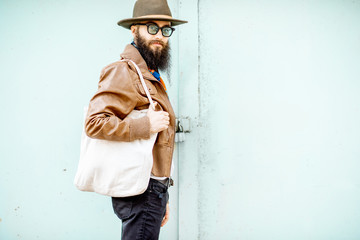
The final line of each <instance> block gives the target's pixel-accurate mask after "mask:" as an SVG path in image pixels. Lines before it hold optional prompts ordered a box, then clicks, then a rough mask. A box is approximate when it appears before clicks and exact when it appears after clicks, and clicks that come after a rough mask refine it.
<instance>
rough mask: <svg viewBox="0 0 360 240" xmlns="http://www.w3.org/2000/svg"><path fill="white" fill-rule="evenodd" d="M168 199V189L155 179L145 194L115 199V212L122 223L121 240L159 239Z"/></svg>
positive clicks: (113, 200)
mask: <svg viewBox="0 0 360 240" xmlns="http://www.w3.org/2000/svg"><path fill="white" fill-rule="evenodd" d="M168 199H169V193H168V191H167V187H166V186H165V185H164V184H162V183H160V182H159V181H156V180H154V179H150V182H149V186H148V188H147V190H146V191H145V192H144V193H143V194H140V195H137V196H132V197H122V198H116V197H113V198H112V204H113V208H114V212H115V214H116V215H117V216H118V217H119V218H120V219H121V221H122V234H121V239H122V240H136V239H158V238H159V233H160V225H161V221H162V219H163V218H164V216H165V212H166V203H167V202H168Z"/></svg>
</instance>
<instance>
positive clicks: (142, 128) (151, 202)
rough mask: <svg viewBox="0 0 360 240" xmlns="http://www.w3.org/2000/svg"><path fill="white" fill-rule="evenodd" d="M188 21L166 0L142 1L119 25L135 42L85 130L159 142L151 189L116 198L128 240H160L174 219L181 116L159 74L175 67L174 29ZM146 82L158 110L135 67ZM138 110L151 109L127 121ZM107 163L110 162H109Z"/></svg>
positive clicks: (112, 69) (105, 77) (111, 69)
mask: <svg viewBox="0 0 360 240" xmlns="http://www.w3.org/2000/svg"><path fill="white" fill-rule="evenodd" d="M186 22H187V21H183V20H178V19H174V18H172V16H171V11H170V8H169V6H168V4H167V1H166V0H138V1H137V2H136V3H135V5H134V11H133V17H132V18H128V19H124V20H121V21H119V22H118V25H119V26H122V27H125V28H127V29H130V30H131V33H132V35H133V38H134V40H133V42H132V43H131V44H129V45H127V46H126V47H125V50H124V52H123V53H122V54H121V58H122V59H123V60H125V61H117V62H114V63H112V64H110V65H108V66H106V67H105V68H104V69H103V70H102V72H101V75H100V82H99V88H98V91H97V93H96V94H95V95H94V96H93V98H92V99H91V101H90V104H89V110H88V114H87V118H86V122H85V131H86V134H87V135H88V136H89V137H92V138H98V139H107V140H114V141H126V142H131V141H134V140H138V139H149V138H150V135H151V134H153V133H158V137H157V139H156V142H155V144H154V147H153V167H152V171H151V178H150V180H149V185H148V188H147V190H146V191H145V192H144V193H142V194H140V195H136V196H130V197H121V198H119V197H112V204H113V208H114V212H115V213H116V215H117V216H118V217H119V218H120V219H121V220H122V239H123V240H124V239H131V240H134V239H158V237H159V233H160V227H161V226H164V225H165V224H166V222H167V221H168V219H169V204H168V199H169V194H168V191H167V190H168V187H169V186H170V185H171V181H172V180H171V169H172V156H173V150H174V137H175V122H176V121H175V114H174V111H173V109H172V107H171V104H170V101H169V98H168V96H167V92H166V86H165V83H164V81H163V80H162V78H161V77H160V74H159V70H166V69H167V68H168V67H169V60H170V55H169V49H170V47H169V42H168V41H169V37H170V36H171V35H172V33H173V32H174V30H175V29H174V28H173V26H176V25H180V24H183V23H186ZM126 60H132V61H133V62H135V63H136V65H138V67H139V68H140V70H141V73H142V75H143V77H144V79H145V82H146V85H147V87H148V89H149V92H150V94H151V97H152V99H153V101H154V102H155V106H156V110H153V109H152V108H149V100H148V98H147V97H146V93H145V91H144V89H143V87H142V85H141V83H140V79H139V76H138V74H137V72H136V69H135V68H134V66H132V65H131V64H129V63H128V62H127V61H126ZM134 109H137V110H142V109H149V110H148V112H147V115H146V116H145V117H142V118H139V119H132V118H127V115H128V114H129V113H130V112H131V111H132V110H134ZM104 161H106V159H104Z"/></svg>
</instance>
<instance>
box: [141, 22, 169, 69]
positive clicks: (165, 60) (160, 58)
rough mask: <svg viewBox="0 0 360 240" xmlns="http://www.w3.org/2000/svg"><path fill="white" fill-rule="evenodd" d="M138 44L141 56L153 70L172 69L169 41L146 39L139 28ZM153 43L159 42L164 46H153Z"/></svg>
mask: <svg viewBox="0 0 360 240" xmlns="http://www.w3.org/2000/svg"><path fill="white" fill-rule="evenodd" d="M134 41H135V42H136V45H137V47H138V50H139V52H140V54H141V56H142V57H143V58H144V60H145V62H146V64H147V66H148V68H150V69H153V70H157V71H158V70H162V71H164V70H168V71H169V70H170V57H171V56H170V45H169V43H164V42H162V41H160V40H152V41H148V42H147V41H146V39H144V38H143V37H141V36H140V34H139V29H137V30H136V32H135V39H134ZM153 43H159V44H161V45H162V48H161V49H159V48H157V47H156V48H155V49H153V48H151V45H152V44H153Z"/></svg>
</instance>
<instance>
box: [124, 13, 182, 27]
mask: <svg viewBox="0 0 360 240" xmlns="http://www.w3.org/2000/svg"><path fill="white" fill-rule="evenodd" d="M149 20H155V21H168V22H171V26H177V25H180V24H184V23H187V22H188V21H184V20H180V19H175V18H172V17H170V16H166V15H149V16H142V17H136V18H127V19H123V20H120V21H118V23H117V24H118V25H119V26H121V27H124V28H127V29H130V27H131V25H132V24H134V23H138V22H143V21H149Z"/></svg>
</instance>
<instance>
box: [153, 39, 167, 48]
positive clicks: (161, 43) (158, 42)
mask: <svg viewBox="0 0 360 240" xmlns="http://www.w3.org/2000/svg"><path fill="white" fill-rule="evenodd" d="M153 43H157V44H160V45H161V46H163V47H164V46H165V43H164V42H163V41H159V40H151V41H150V44H153Z"/></svg>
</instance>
